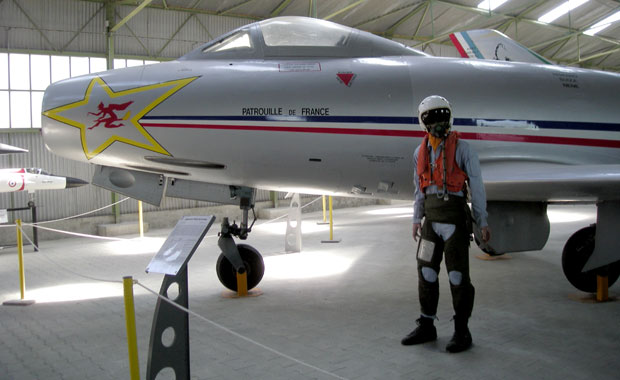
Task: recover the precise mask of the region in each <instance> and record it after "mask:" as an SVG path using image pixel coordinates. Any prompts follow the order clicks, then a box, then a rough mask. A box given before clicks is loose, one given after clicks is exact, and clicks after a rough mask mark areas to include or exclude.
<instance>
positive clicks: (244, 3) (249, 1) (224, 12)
mask: <svg viewBox="0 0 620 380" xmlns="http://www.w3.org/2000/svg"><path fill="white" fill-rule="evenodd" d="M252 1H254V0H245V1H242V2H240V3H239V4H236V5H233V6H232V7H230V8H227V9H224V10H223V11H221V12H218V13H217V14H218V15H219V16H223V15H225V14H226V13H229V12H232V11H234V10H235V9H238V8H241V7H242V6H244V5H246V4H247V3H251V2H252ZM192 8H195V6H194V7H192Z"/></svg>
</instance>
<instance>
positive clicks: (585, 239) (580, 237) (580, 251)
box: [562, 224, 620, 293]
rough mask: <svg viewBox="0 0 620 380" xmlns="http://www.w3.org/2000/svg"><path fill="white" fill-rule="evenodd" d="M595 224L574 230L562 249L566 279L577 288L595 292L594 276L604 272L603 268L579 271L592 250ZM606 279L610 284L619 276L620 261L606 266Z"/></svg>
mask: <svg viewBox="0 0 620 380" xmlns="http://www.w3.org/2000/svg"><path fill="white" fill-rule="evenodd" d="M595 235H596V225H595V224H593V225H591V226H589V227H585V228H582V229H580V230H579V231H577V232H575V233H574V234H573V235H572V236H571V237H570V238H569V239H568V241H567V242H566V244H565V245H564V250H562V270H563V271H564V275H565V276H566V279H568V281H569V282H570V283H571V284H572V285H573V286H574V287H576V288H577V289H579V290H581V291H583V292H588V293H596V276H597V275H602V274H604V270H605V268H597V269H593V270H590V271H587V272H581V270H582V269H583V266H584V265H586V262H587V261H588V259H589V258H590V256H592V253H593V252H594V237H595ZM606 269H607V281H608V284H609V286H612V285H613V284H614V283H615V282H616V280H617V279H618V277H620V261H619V262H615V263H612V264H609V265H608V266H607V268H606Z"/></svg>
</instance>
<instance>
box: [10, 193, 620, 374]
mask: <svg viewBox="0 0 620 380" xmlns="http://www.w3.org/2000/svg"><path fill="white" fill-rule="evenodd" d="M550 216H551V219H552V229H551V237H550V239H549V242H548V243H547V245H546V247H545V249H544V250H543V251H541V252H526V253H515V254H511V256H512V259H508V260H497V261H483V260H479V259H477V258H476V255H479V254H480V251H479V250H478V249H477V248H472V249H471V252H470V256H471V258H470V262H471V272H472V274H471V275H472V279H473V282H474V285H475V287H476V303H475V309H474V315H473V317H472V319H471V322H470V329H471V331H472V335H473V338H474V347H473V348H472V349H471V350H470V351H467V352H464V353H460V354H449V353H446V352H445V350H444V348H445V345H446V344H447V342H448V340H449V339H450V337H451V336H452V332H453V330H452V322H451V321H450V318H451V317H452V314H453V312H452V306H451V297H450V292H449V290H448V289H449V287H448V279H447V276H446V273H445V268H442V269H444V270H443V271H442V273H441V275H440V281H441V293H442V294H441V298H440V305H439V313H438V317H439V321H438V322H437V323H436V326H437V330H438V334H439V339H438V340H437V342H433V343H428V344H425V345H422V346H414V347H404V346H401V345H400V339H401V338H402V337H403V336H404V335H405V334H407V333H408V332H410V331H411V330H412V329H413V327H414V321H415V319H416V318H417V317H418V314H419V307H418V301H417V274H416V270H415V268H416V263H415V255H414V245H413V240H412V239H411V233H410V231H411V221H410V220H411V208H410V206H409V205H408V204H402V205H391V206H370V207H362V208H355V209H341V210H336V211H335V213H334V218H335V224H336V227H335V238H337V239H342V241H341V242H340V243H337V244H324V243H321V240H325V239H328V238H329V232H328V227H327V226H322V225H321V226H319V225H317V224H316V222H317V221H319V220H321V219H322V215H321V214H319V213H312V214H304V222H303V224H302V229H303V230H304V234H303V252H302V253H299V254H284V253H283V251H284V230H285V226H284V223H283V222H276V223H271V224H267V225H264V226H256V227H255V229H254V231H253V232H252V233H251V235H250V238H249V240H248V241H247V243H249V244H251V245H253V246H254V247H255V248H257V249H258V250H259V251H260V252H261V253H262V254H263V255H264V258H265V265H266V268H267V269H266V273H265V277H264V279H263V281H262V282H261V284H260V285H259V288H260V291H262V293H263V294H262V295H260V296H258V297H252V298H244V299H232V298H228V297H225V296H224V295H227V294H229V293H228V292H227V291H225V290H224V288H223V287H222V286H221V285H220V284H219V281H218V280H217V276H216V274H215V271H214V267H215V262H216V260H217V256H218V255H219V249H218V248H217V246H216V233H217V230H218V229H219V228H218V227H219V226H218V225H215V226H214V227H213V228H212V230H211V231H210V232H209V234H208V235H207V237H206V238H205V239H204V241H203V243H202V245H201V246H200V247H199V249H198V250H197V252H196V254H195V255H194V257H193V259H192V260H191V262H190V269H189V292H190V294H189V295H190V309H192V310H193V311H194V312H195V313H197V314H199V315H200V316H201V317H200V318H199V317H196V316H190V336H191V373H192V379H242V378H245V379H334V378H346V379H382V380H383V379H414V378H416V379H417V378H420V379H481V378H493V379H524V378H541V379H543V378H544V379H563V380H565V379H584V378H596V379H618V376H619V374H620V360H618V358H620V330H619V329H618V327H619V324H618V321H620V301H615V302H607V303H600V304H595V303H587V302H583V298H584V296H585V293H580V292H579V291H577V290H576V289H574V288H572V286H571V285H570V284H569V283H568V281H567V280H566V279H565V278H564V276H563V273H562V269H561V264H560V261H561V260H560V257H561V250H562V247H563V245H564V242H565V241H566V239H567V238H568V237H569V236H570V235H571V234H572V233H573V232H574V231H576V230H577V229H579V228H581V227H583V226H586V225H588V224H589V223H592V222H594V220H595V209H594V207H590V206H552V207H550ZM262 222H264V221H262V220H261V221H259V222H257V224H259V223H262ZM169 232H170V230H158V231H151V232H149V233H148V234H147V237H145V238H143V239H138V238H135V237H131V236H130V237H127V238H126V240H121V241H106V240H94V239H90V238H78V237H71V238H67V239H63V240H57V241H49V242H42V244H41V250H40V252H38V253H34V252H32V247H26V249H25V251H26V253H25V262H26V298H29V299H35V300H36V301H37V302H36V303H35V304H34V305H31V306H25V307H21V306H0V334H1V336H2V349H0V379H19V380H25V379H49V380H53V379H86V378H87V379H102V380H103V379H129V377H130V375H129V364H128V358H127V341H126V331H125V319H124V305H123V298H122V286H121V285H120V281H121V280H122V277H123V276H127V275H131V276H133V277H134V278H135V279H137V280H138V281H139V282H140V283H141V284H144V285H145V286H147V287H149V288H150V289H153V290H155V291H158V290H159V287H160V284H161V280H162V275H158V274H146V273H145V272H144V269H145V267H146V266H147V264H148V263H149V261H150V259H151V257H152V256H153V254H154V253H155V252H156V251H157V250H158V249H159V247H160V246H161V244H162V243H163V241H164V240H165V238H166V237H167V235H168V233H169ZM17 268H18V263H17V255H16V250H15V249H4V250H2V251H0V300H1V301H6V300H10V299H16V298H19V280H18V269H17ZM100 280H110V281H113V282H104V281H100ZM134 291H135V309H136V316H137V333H138V351H139V358H140V373H141V377H142V378H145V376H146V363H147V356H148V347H149V335H150V328H151V323H152V318H153V311H154V307H155V303H156V297H155V296H153V295H152V294H150V293H148V292H147V291H146V290H144V289H142V288H141V287H139V286H134ZM619 293H620V286H619V285H618V284H615V285H614V286H612V287H611V288H610V295H611V296H614V297H618V294H619ZM205 319H207V320H209V321H212V322H215V323H217V324H219V325H221V326H224V327H226V328H227V329H230V330H232V331H234V332H235V333H236V334H239V335H240V336H242V337H243V338H241V337H240V336H239V335H233V334H231V333H229V332H227V331H225V330H222V329H220V328H219V327H216V326H215V325H214V324H212V323H209V322H207V321H206V320H205ZM248 340H251V341H253V342H256V343H259V344H260V345H262V346H259V345H257V344H255V343H252V342H250V341H248ZM266 347H268V348H269V349H267V348H266ZM280 353H281V354H284V355H286V356H282V355H280ZM292 359H295V360H292ZM172 378H174V376H173V375H172V374H171V373H170V371H168V372H162V373H160V376H158V379H160V380H163V379H172Z"/></svg>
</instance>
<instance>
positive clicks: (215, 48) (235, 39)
mask: <svg viewBox="0 0 620 380" xmlns="http://www.w3.org/2000/svg"><path fill="white" fill-rule="evenodd" d="M251 48H252V41H251V40H250V34H249V33H248V32H247V31H246V30H242V31H239V32H238V33H235V34H233V35H232V36H230V37H228V38H225V39H223V40H222V41H219V42H216V43H215V44H213V45H211V46H209V47H207V48H206V49H203V52H204V53H211V52H221V51H229V50H244V49H251Z"/></svg>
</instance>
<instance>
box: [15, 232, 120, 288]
mask: <svg viewBox="0 0 620 380" xmlns="http://www.w3.org/2000/svg"><path fill="white" fill-rule="evenodd" d="M18 228H19V227H18ZM20 231H21V233H22V236H23V237H24V238H26V240H28V241H29V242H30V244H32V246H33V247H35V248H36V249H37V251H38V253H39V255H36V256H41V257H43V258H45V259H46V260H47V261H48V262H50V263H52V264H54V265H56V266H57V267H58V268H60V269H61V270H63V271H65V272H67V273H71V274H73V275H75V276H78V277H82V278H85V279H87V280H91V281H99V282H112V283H120V284H122V283H123V281H121V280H107V279H103V278H97V277H92V276H87V275H85V274H81V273H78V272H74V271H72V270H71V269H67V268H65V267H64V266H62V265H60V264H58V263H57V262H56V261H54V260H53V259H52V258H51V257H49V256H48V255H44V254H42V253H43V251H41V250H40V249H39V247H37V246H36V245H35V244H34V242H33V241H32V240H30V238H29V237H28V235H27V234H26V233H24V230H23V229H21V228H20Z"/></svg>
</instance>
